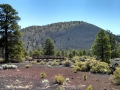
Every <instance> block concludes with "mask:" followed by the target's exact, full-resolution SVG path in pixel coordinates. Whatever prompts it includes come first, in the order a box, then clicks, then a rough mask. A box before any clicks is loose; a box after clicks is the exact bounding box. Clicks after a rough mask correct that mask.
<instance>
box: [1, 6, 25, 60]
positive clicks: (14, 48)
mask: <svg viewBox="0 0 120 90" xmlns="http://www.w3.org/2000/svg"><path fill="white" fill-rule="evenodd" d="M17 14H18V12H17V11H16V10H15V9H13V8H12V6H10V5H9V4H0V34H1V37H2V38H4V41H3V45H4V46H3V47H4V48H5V62H9V58H11V57H12V58H13V57H15V56H16V55H17V56H16V57H22V56H23V51H22V50H23V43H22V41H20V40H19V38H20V37H21V36H22V34H21V32H20V31H19V29H20V27H19V25H18V21H19V20H20V18H19V17H18V16H17ZM16 53H17V54H16ZM18 53H19V54H18ZM19 55H22V56H19Z"/></svg>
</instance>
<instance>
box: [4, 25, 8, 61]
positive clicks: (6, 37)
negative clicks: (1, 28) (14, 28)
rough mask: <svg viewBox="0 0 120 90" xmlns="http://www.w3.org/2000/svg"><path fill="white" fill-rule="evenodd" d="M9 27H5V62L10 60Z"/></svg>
mask: <svg viewBox="0 0 120 90" xmlns="http://www.w3.org/2000/svg"><path fill="white" fill-rule="evenodd" d="M7 31H8V27H7V26H6V27H5V62H8V33H7Z"/></svg>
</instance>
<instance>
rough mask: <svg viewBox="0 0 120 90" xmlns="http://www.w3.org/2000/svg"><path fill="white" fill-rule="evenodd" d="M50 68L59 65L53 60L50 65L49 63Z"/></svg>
mask: <svg viewBox="0 0 120 90" xmlns="http://www.w3.org/2000/svg"><path fill="white" fill-rule="evenodd" d="M51 65H52V66H57V65H59V64H58V62H57V61H56V60H54V61H53V62H52V63H51Z"/></svg>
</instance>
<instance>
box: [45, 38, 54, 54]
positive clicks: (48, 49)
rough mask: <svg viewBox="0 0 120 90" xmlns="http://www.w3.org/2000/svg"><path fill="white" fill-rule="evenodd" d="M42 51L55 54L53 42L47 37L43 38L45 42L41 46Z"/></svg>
mask: <svg viewBox="0 0 120 90" xmlns="http://www.w3.org/2000/svg"><path fill="white" fill-rule="evenodd" d="M43 52H44V55H54V54H55V49H54V43H53V41H52V39H50V38H47V39H46V40H45V43H44V46H43Z"/></svg>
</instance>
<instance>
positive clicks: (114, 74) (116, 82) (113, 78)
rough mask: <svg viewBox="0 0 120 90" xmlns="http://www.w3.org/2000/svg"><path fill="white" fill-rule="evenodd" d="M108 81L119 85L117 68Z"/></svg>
mask: <svg viewBox="0 0 120 90" xmlns="http://www.w3.org/2000/svg"><path fill="white" fill-rule="evenodd" d="M110 80H111V81H112V83H114V84H116V85H120V68H117V69H116V70H115V71H114V73H113V76H111V77H110Z"/></svg>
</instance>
